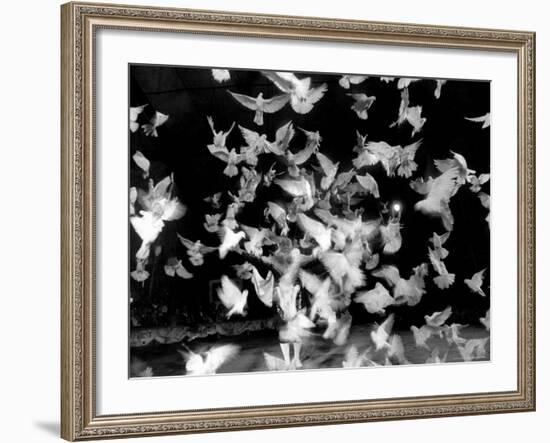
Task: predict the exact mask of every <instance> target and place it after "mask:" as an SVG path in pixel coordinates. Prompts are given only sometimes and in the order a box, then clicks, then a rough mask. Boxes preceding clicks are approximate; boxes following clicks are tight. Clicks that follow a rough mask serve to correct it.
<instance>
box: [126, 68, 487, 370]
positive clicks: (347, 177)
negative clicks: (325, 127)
mask: <svg viewBox="0 0 550 443" xmlns="http://www.w3.org/2000/svg"><path fill="white" fill-rule="evenodd" d="M262 75H263V76H265V78H266V79H268V80H269V81H270V82H272V83H273V84H274V85H275V86H276V88H277V89H278V90H280V94H278V95H275V96H272V97H269V98H266V97H264V95H263V93H259V94H258V95H257V96H256V97H250V96H247V95H244V94H240V93H237V92H235V91H229V90H228V93H229V94H230V95H231V96H232V97H233V99H234V100H235V101H236V102H238V103H239V104H240V105H242V106H243V107H244V108H245V109H247V110H249V111H250V112H251V113H253V114H254V117H253V122H254V124H255V125H256V128H253V129H251V128H249V127H244V126H242V125H240V124H236V123H233V124H232V125H231V126H230V127H228V128H225V129H220V128H217V127H216V124H215V121H214V119H213V118H212V117H211V116H208V117H206V118H207V119H208V123H209V125H210V128H211V131H212V139H211V140H210V141H209V142H208V143H206V142H205V145H206V146H205V149H208V151H209V152H210V153H211V154H212V155H213V156H214V157H216V158H217V159H219V160H220V168H223V174H225V175H226V176H228V177H231V178H234V180H235V183H236V186H235V189H231V190H222V191H220V192H219V193H217V194H214V195H212V196H210V197H208V198H207V199H206V201H207V202H208V203H209V204H210V206H211V208H212V213H210V214H206V215H205V219H204V229H205V230H206V231H207V232H210V233H218V234H219V238H220V242H219V244H217V245H212V246H208V245H204V244H202V242H201V241H200V240H192V239H188V238H186V237H185V236H183V235H178V237H179V240H180V241H181V244H182V245H183V246H184V247H185V250H186V253H187V259H188V261H189V262H190V264H191V266H202V265H203V264H204V263H205V259H207V257H208V256H209V255H211V254H217V255H218V256H219V258H220V259H225V258H226V257H227V256H228V254H230V253H231V254H238V255H239V256H240V257H242V263H241V264H240V265H237V266H235V272H236V275H237V277H238V279H235V278H230V277H229V276H228V275H222V276H220V284H219V287H218V289H217V295H218V297H219V300H220V301H221V303H222V304H223V306H224V307H225V308H226V316H227V318H232V317H244V318H245V317H246V315H247V304H248V300H249V298H250V297H257V298H258V299H259V300H260V301H261V303H263V304H264V305H265V306H266V307H268V308H271V309H273V310H274V312H275V311H276V312H277V313H278V315H279V316H280V319H281V322H280V325H281V326H280V328H279V332H278V333H279V341H280V347H281V354H280V355H272V354H268V353H264V358H265V366H266V369H268V370H292V369H299V368H301V367H302V361H301V358H300V355H301V350H302V345H306V344H307V340H305V339H306V338H307V337H309V336H311V334H313V332H312V331H313V330H314V329H315V330H322V331H323V332H322V337H323V339H325V340H327V341H329V342H332V343H334V344H335V345H336V346H342V347H345V353H344V355H345V357H344V359H343V361H342V366H343V367H360V366H373V365H384V364H406V363H407V362H408V360H407V356H406V355H405V351H404V347H403V342H402V339H401V337H400V336H399V334H398V333H396V332H394V331H393V323H394V314H392V313H390V314H388V313H387V312H386V310H387V309H388V308H389V307H392V306H402V305H407V306H415V305H417V304H418V303H419V302H420V300H421V299H422V297H423V295H424V294H425V293H426V280H427V279H431V280H432V281H433V283H434V284H435V285H436V286H437V287H438V288H440V289H446V288H449V287H450V286H452V285H455V284H463V285H464V289H465V291H470V292H471V293H473V294H475V295H476V296H480V297H485V295H486V294H485V290H484V286H486V283H485V282H484V273H485V269H480V270H479V271H478V272H476V273H475V274H474V275H473V276H471V277H466V278H463V280H462V281H461V282H460V283H458V282H457V281H456V278H455V277H456V276H455V274H453V273H451V272H449V270H448V269H447V267H446V265H445V259H446V258H447V257H448V255H449V251H448V250H447V249H446V248H445V243H446V241H447V240H448V238H449V237H450V236H451V235H452V230H453V224H454V217H453V214H452V211H451V207H450V202H451V200H452V198H453V196H454V195H455V194H456V193H457V192H458V191H459V189H461V188H463V187H466V188H467V189H468V190H469V191H470V192H472V193H475V194H477V196H478V197H479V201H480V204H481V205H482V206H483V207H484V208H487V222H488V223H489V211H488V210H489V195H488V194H486V193H485V192H482V187H483V185H484V184H485V183H486V182H487V181H488V180H489V174H488V173H481V174H477V173H476V171H473V170H472V169H470V168H469V167H468V164H467V160H466V158H464V156H463V155H461V154H459V153H456V152H451V156H450V158H446V159H442V160H435V168H436V170H437V174H436V175H435V176H428V177H426V176H425V175H422V174H421V175H420V176H418V177H417V178H414V179H413V178H412V177H413V175H415V172H416V171H417V168H418V165H417V163H416V162H415V156H416V152H417V150H418V149H421V147H422V139H416V140H414V137H415V136H416V135H417V134H419V133H421V132H422V127H423V126H424V124H425V122H426V118H425V117H422V106H419V105H417V106H410V103H409V85H410V84H411V83H412V82H416V81H420V79H411V78H401V79H395V78H391V77H381V78H379V81H381V82H386V83H392V82H393V83H395V86H396V88H398V89H399V90H400V92H401V103H400V106H399V109H397V110H396V120H395V122H394V123H392V125H391V126H392V127H393V126H403V125H408V126H409V127H410V129H411V135H410V137H411V141H410V143H409V144H407V145H405V146H392V145H390V144H388V143H387V142H385V141H381V140H368V137H367V136H366V135H362V134H360V133H359V131H357V143H356V145H355V147H354V148H353V152H354V155H355V157H354V158H353V166H352V167H351V168H349V169H347V170H342V168H341V167H340V164H339V163H338V162H335V161H333V160H331V159H330V158H329V157H328V156H327V155H325V154H323V153H322V152H321V146H322V135H321V133H320V132H319V131H314V130H306V129H303V128H297V127H295V126H294V124H293V122H292V121H289V122H288V123H286V124H284V125H282V126H281V127H280V128H279V129H277V131H276V132H275V134H273V136H272V135H269V134H265V133H262V132H261V127H262V125H263V123H264V117H265V115H266V114H273V113H276V112H278V111H280V110H281V109H283V108H284V107H285V106H287V105H289V106H290V107H291V108H292V110H293V111H294V112H295V113H297V114H307V113H309V112H310V111H311V110H312V109H313V108H314V107H315V106H316V104H317V103H319V102H320V101H321V100H322V99H323V96H324V94H325V93H326V91H327V89H328V86H327V84H325V83H323V84H320V85H317V86H314V85H312V83H311V79H310V78H309V77H305V78H300V77H298V76H297V75H295V74H293V73H289V72H262ZM212 76H213V78H214V79H215V81H217V82H219V83H223V82H226V81H228V80H230V79H231V71H229V70H225V69H213V70H212ZM366 79H367V76H360V75H343V76H342V77H341V78H340V80H339V82H338V83H339V85H338V86H337V87H341V88H344V89H349V88H350V85H360V84H361V83H362V82H364V81H365V80H366ZM423 81H431V82H433V83H434V96H435V98H436V99H438V98H439V97H440V95H441V91H442V87H443V86H444V84H445V80H423ZM348 96H349V97H350V108H351V109H352V110H353V111H354V112H355V113H356V115H357V118H359V119H367V118H368V113H369V112H373V110H372V109H371V108H372V106H373V104H375V102H376V97H374V96H368V95H367V94H365V93H353V94H348ZM146 106H147V105H143V106H138V107H133V108H130V131H132V132H136V131H138V130H139V129H140V128H141V130H142V131H143V133H144V134H145V135H147V136H150V137H159V136H161V133H162V131H160V132H159V128H160V127H161V126H162V125H163V124H164V123H165V122H166V121H167V120H168V119H169V116H168V115H165V114H162V113H161V112H159V111H155V112H154V114H153V117H152V118H151V119H150V120H149V121H148V122H147V123H144V124H140V123H138V118H139V116H140V114H141V113H142V112H143V111H144V109H145V107H146ZM465 118H466V119H467V120H470V121H472V124H478V125H479V130H480V131H481V130H483V129H484V128H486V127H488V126H489V124H490V116H489V114H487V115H485V116H481V117H471V116H465ZM233 130H238V131H240V133H241V135H242V145H241V146H240V147H238V148H237V147H230V146H228V145H227V139H228V135H229V134H230V133H231V132H232V131H233ZM297 130H298V131H301V132H302V133H303V134H305V140H306V141H305V145H304V146H301V147H300V148H297V147H296V146H294V145H295V143H294V144H293V140H294V137H295V134H296V131H297ZM291 145H292V147H291ZM262 156H270V158H273V163H272V166H271V167H270V169H269V170H267V171H259V170H257V169H256V168H257V166H258V163H259V159H261V158H262ZM133 161H134V163H135V164H136V165H137V167H138V168H139V170H140V172H141V174H142V176H143V178H144V179H147V180H148V183H149V185H148V188H147V189H139V188H136V187H133V188H131V189H130V222H131V225H132V226H133V228H134V230H135V232H136V233H137V234H138V235H139V237H140V238H141V241H142V243H141V246H140V247H139V249H138V251H137V253H136V268H135V269H134V270H133V271H132V272H131V277H132V278H133V279H134V280H136V281H138V282H142V283H143V282H145V281H146V280H147V279H148V278H149V272H148V270H147V266H148V262H149V257H150V255H151V254H155V255H158V254H159V253H160V251H159V247H158V246H156V247H155V241H156V239H157V238H158V236H159V235H160V234H161V233H162V231H163V228H164V226H165V223H166V222H170V221H173V220H177V219H180V218H182V217H184V215H185V212H186V207H185V205H184V204H183V203H182V202H180V201H179V200H178V198H177V197H176V196H174V195H173V188H174V186H173V185H174V183H173V177H172V176H167V177H165V178H163V179H162V180H160V181H158V182H157V183H154V181H153V180H152V179H151V178H150V177H149V169H150V162H149V160H148V159H147V158H146V157H145V156H144V155H143V154H142V153H141V152H140V151H139V150H138V151H135V153H134V154H133ZM378 164H380V165H381V166H382V168H383V169H384V171H385V173H386V174H387V176H388V177H394V176H398V177H401V178H403V179H406V180H409V184H410V187H411V188H412V189H413V190H414V191H416V192H417V193H418V195H419V199H418V201H417V202H416V204H415V205H414V209H415V210H416V211H418V212H420V213H422V214H424V215H426V216H427V217H432V218H436V219H439V220H440V222H441V223H440V226H441V231H440V232H439V233H438V232H434V233H433V236H432V237H431V239H430V240H429V244H428V245H427V248H426V252H425V257H426V260H425V261H424V262H422V263H419V264H418V266H416V267H414V268H413V269H411V270H410V273H409V274H408V275H401V272H400V270H399V269H398V268H397V267H395V266H393V265H386V264H381V263H383V262H384V258H385V257H388V256H391V255H392V254H395V253H396V252H397V251H399V249H400V248H401V245H402V237H401V227H402V226H401V225H400V215H401V207H400V205H399V204H395V205H393V206H391V207H390V208H388V209H387V210H386V211H383V212H382V213H381V214H380V216H378V217H376V218H371V219H367V218H366V217H365V215H364V214H363V211H362V209H361V203H362V202H363V201H364V200H365V199H366V198H367V197H369V196H370V198H374V199H379V198H380V192H379V188H378V183H377V182H376V180H375V178H374V177H373V175H371V174H370V173H369V170H370V168H371V167H373V166H374V165H378ZM272 186H275V187H278V188H280V190H282V192H284V194H285V195H286V196H287V198H286V201H284V202H282V201H265V202H262V204H263V205H264V206H265V226H266V227H260V226H258V227H253V226H247V225H245V224H244V223H242V222H240V221H239V213H240V211H241V210H242V208H243V207H244V206H245V205H247V204H250V203H252V202H255V203H256V204H257V203H258V202H257V201H256V193H257V190H258V189H259V188H260V187H272ZM291 232H292V233H294V232H298V233H301V235H294V237H296V238H293V236H291V235H289V233H291ZM312 265H317V268H316V269H319V267H321V268H322V269H323V272H321V273H319V272H318V271H312ZM187 267H189V266H187ZM164 270H165V272H166V275H168V276H170V277H174V278H177V277H179V278H183V279H191V278H193V277H194V276H193V272H192V268H190V269H187V268H186V267H185V266H184V264H183V262H182V259H180V258H178V257H171V258H170V259H168V260H167V261H166V264H165V266H164ZM367 277H368V279H369V281H373V282H375V284H374V287H373V288H372V289H366V286H367ZM371 279H372V280H371ZM250 283H251V284H250ZM371 286H372V285H371ZM245 287H246V288H247V289H245ZM304 301H305V302H304ZM351 303H357V304H360V305H362V306H363V307H364V309H365V310H366V311H367V312H369V313H370V314H375V315H378V316H379V317H380V318H381V323H380V324H375V325H373V328H372V332H371V333H370V337H365V347H364V349H358V348H357V347H356V346H355V345H349V346H347V345H346V343H347V340H348V335H349V333H350V328H351V325H352V317H351V315H350V314H349V312H348V308H349V306H350V304H351ZM451 315H452V309H451V307H450V306H449V307H447V308H446V309H444V310H443V311H441V312H433V313H431V314H430V315H426V316H425V317H424V320H425V323H424V324H423V325H419V326H412V327H411V331H412V334H414V340H415V345H416V346H417V347H419V348H424V349H426V350H429V351H430V357H429V358H428V360H427V362H431V363H441V362H444V361H445V359H446V356H445V355H440V349H439V348H433V347H431V345H430V343H431V342H430V339H431V338H432V337H439V338H442V339H446V340H447V341H448V343H449V345H452V346H456V347H457V349H458V350H459V352H460V355H461V356H462V358H463V359H464V361H471V360H473V359H479V358H484V357H485V356H486V351H487V342H488V337H487V338H483V339H479V338H476V339H469V340H466V339H464V338H463V337H461V335H460V331H461V329H462V328H463V327H464V325H460V324H456V323H451V324H449V318H450V317H451ZM489 315H490V314H489V311H487V314H486V316H485V317H483V318H480V319H479V321H480V323H481V324H482V325H483V326H484V327H485V328H486V329H487V330H489V328H490V319H489ZM382 320H383V321H382ZM291 345H292V348H291ZM291 350H292V352H291ZM238 353H239V347H238V346H236V345H232V344H226V345H222V346H213V347H212V348H210V349H208V350H203V351H202V352H194V351H193V350H191V349H190V348H189V347H187V346H184V348H183V349H182V350H181V354H182V356H183V360H184V366H185V370H186V373H187V374H213V373H216V371H217V370H218V369H219V368H220V367H221V366H222V365H223V364H224V363H226V362H227V361H228V360H229V359H232V358H235V357H236V356H238Z"/></svg>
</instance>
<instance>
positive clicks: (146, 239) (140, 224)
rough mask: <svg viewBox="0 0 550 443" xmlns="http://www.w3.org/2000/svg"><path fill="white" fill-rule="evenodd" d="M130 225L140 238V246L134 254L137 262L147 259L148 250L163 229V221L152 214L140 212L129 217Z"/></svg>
mask: <svg viewBox="0 0 550 443" xmlns="http://www.w3.org/2000/svg"><path fill="white" fill-rule="evenodd" d="M130 223H131V225H132V227H133V228H134V230H135V231H136V233H137V234H138V235H139V237H140V238H141V246H140V248H139V249H138V251H137V253H136V257H137V258H138V259H139V260H145V259H146V258H147V257H149V248H150V246H151V244H152V243H153V242H154V241H155V240H156V239H157V237H158V235H159V234H160V232H161V231H162V229H163V228H164V221H163V220H162V219H160V218H158V217H156V216H155V215H154V214H153V213H152V212H149V211H140V215H139V216H138V215H134V216H132V217H130Z"/></svg>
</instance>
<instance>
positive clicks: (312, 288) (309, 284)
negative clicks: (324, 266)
mask: <svg viewBox="0 0 550 443" xmlns="http://www.w3.org/2000/svg"><path fill="white" fill-rule="evenodd" d="M299 277H300V281H301V282H302V286H303V287H304V288H306V289H307V291H308V292H309V293H310V294H315V293H316V292H317V291H318V290H319V288H320V287H321V284H322V282H321V279H320V278H319V277H317V276H316V275H314V274H312V273H310V272H307V271H304V270H303V269H302V270H300V273H299Z"/></svg>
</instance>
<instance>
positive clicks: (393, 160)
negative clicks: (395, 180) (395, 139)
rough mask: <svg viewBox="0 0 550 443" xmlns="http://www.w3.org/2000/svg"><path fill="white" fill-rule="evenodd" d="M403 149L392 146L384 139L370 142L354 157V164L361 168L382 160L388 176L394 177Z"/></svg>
mask: <svg viewBox="0 0 550 443" xmlns="http://www.w3.org/2000/svg"><path fill="white" fill-rule="evenodd" d="M401 149H402V148H401V146H391V145H389V144H388V143H386V142H384V141H381V142H368V143H367V144H366V145H364V147H363V149H362V150H361V151H360V152H359V153H358V155H357V157H356V158H355V159H353V166H355V167H356V168H357V169H360V168H362V167H364V166H371V165H375V164H377V163H379V162H380V163H382V166H383V167H384V169H385V171H386V174H387V175H388V177H392V176H393V175H394V174H395V170H396V169H397V167H398V166H399V162H400V158H401Z"/></svg>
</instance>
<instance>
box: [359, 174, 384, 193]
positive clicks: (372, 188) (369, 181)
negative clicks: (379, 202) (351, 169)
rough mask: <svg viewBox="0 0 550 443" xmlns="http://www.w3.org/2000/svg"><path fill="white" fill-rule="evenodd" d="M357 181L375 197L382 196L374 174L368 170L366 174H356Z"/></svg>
mask: <svg viewBox="0 0 550 443" xmlns="http://www.w3.org/2000/svg"><path fill="white" fill-rule="evenodd" d="M355 179H356V180H357V182H358V183H359V184H360V185H361V186H362V187H363V188H364V189H365V190H366V191H367V192H368V193H370V194H372V195H373V197H374V198H380V191H379V190H378V183H377V182H376V180H375V179H374V177H373V176H372V175H370V174H369V173H368V172H366V173H365V174H364V175H356V176H355Z"/></svg>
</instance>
